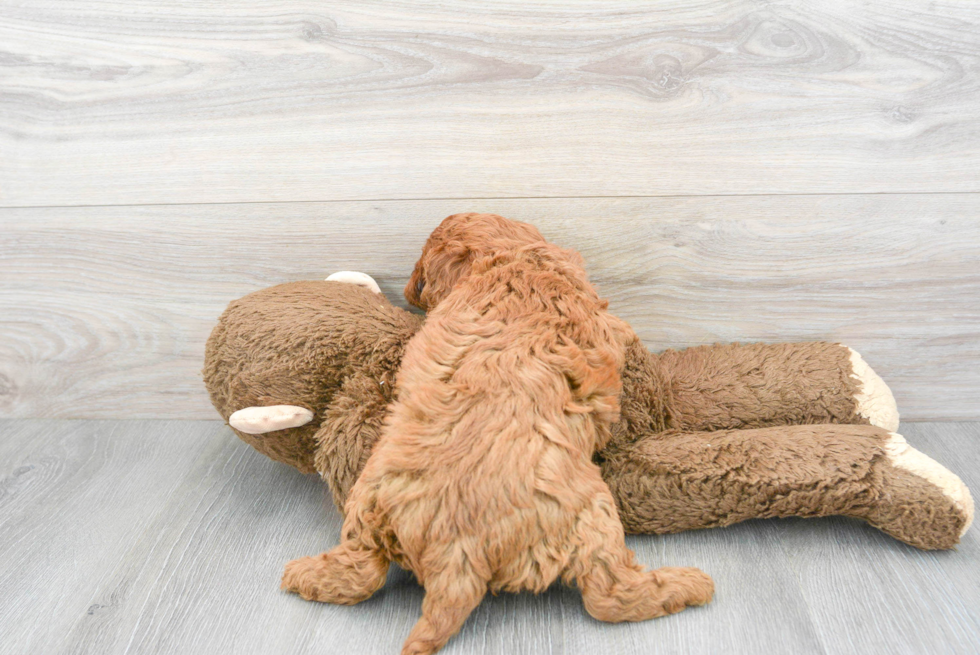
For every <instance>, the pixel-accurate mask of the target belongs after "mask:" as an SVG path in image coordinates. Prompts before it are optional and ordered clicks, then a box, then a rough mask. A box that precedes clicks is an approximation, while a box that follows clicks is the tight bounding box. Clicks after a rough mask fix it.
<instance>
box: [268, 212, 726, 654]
mask: <svg viewBox="0 0 980 655" xmlns="http://www.w3.org/2000/svg"><path fill="white" fill-rule="evenodd" d="M405 294H406V297H407V298H408V299H409V301H410V302H412V303H413V304H415V305H418V306H419V307H422V308H423V309H426V310H428V311H429V315H428V318H427V319H426V322H425V325H424V327H423V328H422V329H421V330H420V331H419V333H418V334H417V335H416V336H415V337H413V338H412V340H411V342H410V343H409V345H408V347H407V349H406V351H405V358H404V360H403V364H402V367H401V371H400V373H399V377H398V380H397V387H396V394H397V396H396V402H395V403H394V405H393V407H392V411H391V414H390V416H389V418H388V421H387V423H386V425H385V428H384V432H383V434H382V436H381V439H380V441H379V442H378V444H377V446H376V447H375V449H374V451H373V453H372V455H371V458H370V459H369V460H368V463H367V465H366V467H365V468H364V472H363V473H362V474H361V477H360V478H359V479H358V481H357V482H356V484H355V485H354V488H353V489H352V491H351V494H350V498H349V499H348V501H347V508H346V516H347V519H346V521H345V522H344V527H343V538H342V543H341V544H340V545H339V546H338V547H336V548H335V549H333V550H331V551H330V552H328V553H323V554H321V555H319V556H317V557H307V558H303V559H299V560H295V561H293V562H290V563H289V564H288V565H287V567H286V572H285V575H284V576H283V588H285V589H289V590H290V591H295V592H298V593H299V594H300V595H302V596H303V598H306V599H309V600H318V601H325V602H330V603H345V604H351V603H357V602H359V601H362V600H364V599H366V598H368V597H369V596H370V595H371V594H372V593H374V592H375V591H377V590H378V589H379V588H380V587H381V586H382V585H383V584H384V580H385V574H386V572H387V570H388V563H389V561H392V560H394V561H396V562H398V563H399V564H401V565H402V566H404V567H405V568H407V569H409V570H411V571H413V572H414V573H415V575H416V577H417V578H418V580H419V582H420V583H421V584H422V585H423V586H424V587H425V590H426V595H425V600H424V601H423V603H422V618H421V619H420V620H419V622H418V623H417V624H416V625H415V628H414V629H413V630H412V632H411V634H410V635H409V637H408V640H407V641H406V642H405V646H404V648H403V650H402V653H433V652H435V651H437V650H438V649H439V648H441V647H442V646H443V645H444V644H445V643H446V642H447V641H448V640H449V638H450V637H451V636H452V635H454V634H455V633H456V632H457V631H459V629H460V627H461V626H462V625H463V622H464V621H465V620H466V617H467V616H469V614H470V613H471V612H472V611H473V609H474V608H475V607H476V606H477V605H478V604H479V603H480V601H481V599H482V598H483V596H484V595H485V594H486V592H487V590H490V591H492V592H497V591H501V590H503V591H511V592H518V591H523V590H529V591H533V592H540V591H543V590H544V589H546V588H547V587H548V586H549V585H550V584H551V583H552V582H553V581H554V580H556V579H557V578H559V577H561V578H562V580H564V581H565V582H566V583H573V582H574V583H577V584H578V585H579V586H580V587H581V589H582V596H583V599H584V601H585V607H586V609H587V610H588V612H589V613H590V614H591V615H592V616H594V617H596V618H597V619H600V620H603V621H640V620H643V619H649V618H652V617H656V616H662V615H664V614H669V613H672V612H677V611H680V610H682V609H683V608H684V607H685V606H688V605H700V604H704V603H706V602H708V601H709V600H710V599H711V595H712V592H713V583H712V581H711V578H709V577H708V576H707V575H705V574H704V573H702V572H701V571H699V570H698V569H693V568H664V569H660V570H657V571H646V572H644V571H643V570H642V568H641V567H640V566H638V565H637V564H636V563H635V561H634V556H633V553H632V552H631V551H630V550H628V549H627V548H626V545H625V542H624V539H623V526H622V524H621V523H620V521H619V518H618V516H617V514H616V506H615V503H614V502H613V498H612V495H611V494H610V492H609V489H608V487H607V486H606V484H605V482H603V480H602V477H601V475H600V471H599V468H598V467H597V466H596V465H595V464H594V463H593V462H592V455H593V454H594V453H595V451H596V449H597V448H601V447H602V446H603V445H604V444H605V443H606V441H607V440H608V439H609V434H610V424H611V423H612V422H613V421H615V420H616V418H617V416H618V414H619V401H618V397H619V393H620V377H619V370H620V369H621V367H622V365H623V359H624V354H623V352H624V344H625V343H626V341H627V340H628V338H629V337H630V336H631V333H630V331H629V327H628V326H627V325H626V324H625V323H623V322H621V321H619V320H618V319H616V318H614V317H613V316H611V315H610V314H608V313H607V312H606V306H607V303H606V302H605V301H603V300H601V299H600V298H599V297H598V295H597V294H596V292H595V290H594V289H593V288H592V286H591V285H590V284H589V282H588V280H587V279H586V275H585V271H584V270H583V266H582V261H581V258H580V257H579V255H578V254H577V253H574V252H572V251H567V250H561V249H560V248H558V247H557V246H554V245H552V244H549V243H547V242H546V241H545V240H544V238H543V237H542V236H541V234H540V233H539V232H538V231H537V230H536V229H534V228H533V227H531V226H529V225H525V224H522V223H516V222H513V221H509V220H507V219H504V218H501V217H500V216H495V215H492V214H457V215H454V216H450V217H449V218H447V219H446V220H445V221H443V223H442V224H441V225H440V226H439V227H438V228H437V229H436V230H435V231H434V232H433V233H432V236H431V237H430V238H429V240H428V241H427V243H426V244H425V249H424V251H423V254H422V258H421V259H420V260H419V263H418V264H417V265H416V268H415V272H414V273H413V275H412V279H411V281H410V282H409V284H408V286H407V287H406V290H405Z"/></svg>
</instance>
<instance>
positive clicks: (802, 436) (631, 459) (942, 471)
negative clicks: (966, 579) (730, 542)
mask: <svg viewBox="0 0 980 655" xmlns="http://www.w3.org/2000/svg"><path fill="white" fill-rule="evenodd" d="M602 456H603V461H602V476H603V478H604V479H605V481H606V483H607V484H608V485H609V488H610V490H611V491H612V493H613V496H614V497H615V498H616V502H617V504H618V505H619V514H620V517H621V519H622V521H623V525H624V527H625V528H626V531H627V532H633V533H668V532H680V531H683V530H692V529H697V528H711V527H719V526H725V525H730V524H732V523H737V522H739V521H744V520H746V519H752V518H769V517H786V516H829V515H844V516H852V517H857V518H861V519H864V520H866V521H868V522H869V523H870V524H872V525H874V526H875V527H877V528H879V529H881V530H883V531H884V532H886V533H888V534H890V535H891V536H893V537H895V538H896V539H899V540H901V541H904V542H906V543H908V544H911V545H913V546H916V547H918V548H925V549H945V548H952V547H953V546H954V545H955V544H956V543H957V542H958V541H959V538H960V537H961V536H962V535H963V534H964V533H965V532H966V530H967V528H968V527H969V526H970V522H971V521H972V519H973V500H972V498H971V496H970V492H969V490H968V489H967V488H966V486H965V485H964V484H963V482H962V481H960V479H959V478H958V477H957V476H956V475H954V474H953V473H952V472H950V471H949V470H948V469H946V468H945V467H943V466H942V465H940V464H939V463H937V462H936V461H934V460H932V459H930V458H929V457H927V456H926V455H924V454H922V453H921V452H919V451H917V450H915V449H914V448H912V447H910V446H909V445H908V444H907V443H906V442H905V439H903V438H902V437H901V435H898V434H895V433H892V432H888V431H887V430H883V429H881V428H876V427H874V426H870V425H797V426H786V427H778V428H762V429H754V430H719V431H716V432H667V433H663V434H657V435H655V436H650V437H647V438H645V439H641V440H639V441H637V442H634V443H632V444H626V445H620V446H619V447H616V448H611V449H607V450H606V451H604V452H603V453H602Z"/></svg>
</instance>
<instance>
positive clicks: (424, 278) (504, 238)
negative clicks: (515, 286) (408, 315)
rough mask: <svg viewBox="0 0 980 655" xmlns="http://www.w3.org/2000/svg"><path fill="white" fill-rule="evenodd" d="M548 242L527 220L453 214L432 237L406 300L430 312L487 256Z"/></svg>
mask: <svg viewBox="0 0 980 655" xmlns="http://www.w3.org/2000/svg"><path fill="white" fill-rule="evenodd" d="M541 241H544V237H543V236H541V233H540V232H538V230H537V229H536V228H535V227H534V226H532V225H528V224H527V223H519V222H517V221H512V220H509V219H506V218H504V217H503V216H497V215H496V214H474V213H468V214H453V215H452V216H450V217H448V218H446V219H445V220H444V221H443V222H442V223H441V224H440V225H439V227H437V228H436V229H435V230H433V232H432V234H431V235H430V236H429V239H428V241H426V242H425V247H424V248H423V249H422V256H421V257H420V258H419V261H418V262H417V263H416V264H415V270H414V271H413V272H412V277H411V278H409V280H408V284H407V285H406V286H405V299H406V300H407V301H408V302H410V303H411V304H413V305H415V306H416V307H418V308H419V309H422V310H425V311H429V310H431V309H432V308H433V307H435V306H436V305H438V304H439V302H440V301H442V299H443V298H445V297H446V296H447V295H448V294H449V292H450V291H452V289H453V287H455V286H456V284H457V283H459V281H460V280H462V279H463V278H464V277H466V276H467V275H469V274H470V272H471V271H472V269H473V264H474V263H476V262H477V261H479V260H482V259H485V258H487V257H492V256H494V255H498V254H500V253H503V252H506V251H509V250H513V249H515V248H519V247H521V246H525V245H528V244H532V243H537V242H541Z"/></svg>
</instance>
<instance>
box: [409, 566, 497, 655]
mask: <svg viewBox="0 0 980 655" xmlns="http://www.w3.org/2000/svg"><path fill="white" fill-rule="evenodd" d="M424 586H425V598H424V599H423V600H422V618H420V619H419V621H418V623H416V624H415V627H414V628H412V632H411V633H410V634H409V635H408V639H406V640H405V645H404V646H403V647H402V655H429V654H430V653H435V652H436V651H437V650H439V649H440V648H442V647H443V646H445V645H446V642H447V641H449V638H450V637H452V636H453V635H454V634H456V633H457V632H459V630H460V628H462V627H463V623H465V622H466V618H467V617H468V616H469V615H470V613H472V612H473V610H474V609H476V607H477V605H479V604H480V601H481V600H483V597H484V596H485V595H486V593H487V583H486V582H485V581H484V580H481V579H480V578H479V577H478V576H477V575H476V574H475V573H474V572H473V571H472V570H471V568H470V567H469V566H468V565H467V564H466V563H465V558H464V561H463V562H462V563H457V564H456V565H455V566H454V565H449V566H446V567H444V568H442V569H440V570H439V571H438V572H435V573H432V574H429V575H428V576H426V578H425V581H424Z"/></svg>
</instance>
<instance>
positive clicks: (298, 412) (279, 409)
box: [228, 405, 313, 434]
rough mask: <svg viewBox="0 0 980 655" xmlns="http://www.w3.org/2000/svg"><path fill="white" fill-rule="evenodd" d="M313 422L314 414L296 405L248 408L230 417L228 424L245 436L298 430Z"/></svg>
mask: <svg viewBox="0 0 980 655" xmlns="http://www.w3.org/2000/svg"><path fill="white" fill-rule="evenodd" d="M312 420H313V412H311V411H310V410H308V409H306V408H305V407H297V406H296V405H270V406H268V407H246V408H245V409H240V410H238V411H237V412H235V413H234V414H232V415H231V416H229V417H228V424H229V425H231V427H233V428H235V429H236V430H238V431H239V432H244V433H245V434H265V433H266V432H275V431H276V430H285V429H287V428H297V427H299V426H301V425H306V424H307V423H309V422H310V421H312Z"/></svg>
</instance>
